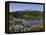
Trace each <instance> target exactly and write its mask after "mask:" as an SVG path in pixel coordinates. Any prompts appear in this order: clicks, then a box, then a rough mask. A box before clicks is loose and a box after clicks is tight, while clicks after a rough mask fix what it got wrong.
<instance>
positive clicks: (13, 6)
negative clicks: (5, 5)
mask: <svg viewBox="0 0 46 35" xmlns="http://www.w3.org/2000/svg"><path fill="white" fill-rule="evenodd" d="M26 9H28V10H38V11H43V5H40V4H22V3H10V4H9V11H10V12H14V11H21V10H26Z"/></svg>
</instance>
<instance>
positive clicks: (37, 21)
mask: <svg viewBox="0 0 46 35" xmlns="http://www.w3.org/2000/svg"><path fill="white" fill-rule="evenodd" d="M22 23H23V24H27V25H30V24H33V25H38V24H40V23H43V20H28V21H27V20H22Z"/></svg>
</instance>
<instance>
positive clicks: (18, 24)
mask: <svg viewBox="0 0 46 35" xmlns="http://www.w3.org/2000/svg"><path fill="white" fill-rule="evenodd" d="M43 18H44V16H43V12H39V11H32V12H29V11H27V12H10V15H9V31H10V32H27V31H31V32H32V31H33V32H34V31H43V30H44V27H43V26H44V25H43V23H41V24H39V25H24V24H22V20H20V19H30V20H31V19H32V20H35V19H37V20H39V19H40V20H41V19H42V20H43ZM36 28H38V29H36Z"/></svg>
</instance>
